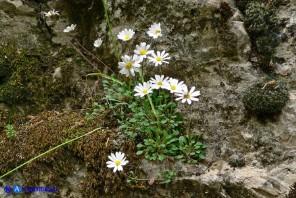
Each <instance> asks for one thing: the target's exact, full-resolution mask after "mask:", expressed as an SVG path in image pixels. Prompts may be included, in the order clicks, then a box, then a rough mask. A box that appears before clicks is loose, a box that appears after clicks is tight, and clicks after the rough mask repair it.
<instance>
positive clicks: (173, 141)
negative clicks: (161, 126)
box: [137, 131, 179, 161]
mask: <svg viewBox="0 0 296 198" xmlns="http://www.w3.org/2000/svg"><path fill="white" fill-rule="evenodd" d="M154 134H157V135H155V136H150V137H149V138H145V139H144V140H143V141H144V143H143V144H142V143H140V144H138V145H137V147H138V149H139V150H138V152H137V154H138V155H141V154H145V158H146V159H148V160H160V161H162V160H164V159H165V158H166V157H167V156H174V155H176V154H177V150H178V149H177V146H178V144H177V140H178V138H177V135H178V134H179V133H178V131H174V132H173V133H172V134H168V133H167V132H166V131H157V132H155V133H154Z"/></svg>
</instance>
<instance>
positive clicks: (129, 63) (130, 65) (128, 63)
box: [125, 62, 133, 69]
mask: <svg viewBox="0 0 296 198" xmlns="http://www.w3.org/2000/svg"><path fill="white" fill-rule="evenodd" d="M132 66H133V63H132V62H127V63H126V64H125V68H126V69H130V68H132Z"/></svg>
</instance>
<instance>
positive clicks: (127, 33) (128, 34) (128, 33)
mask: <svg viewBox="0 0 296 198" xmlns="http://www.w3.org/2000/svg"><path fill="white" fill-rule="evenodd" d="M134 34H135V32H134V31H133V30H132V29H124V30H122V31H121V32H119V34H118V35H117V37H118V39H120V40H123V41H128V40H130V39H131V38H132V37H133V36H134Z"/></svg>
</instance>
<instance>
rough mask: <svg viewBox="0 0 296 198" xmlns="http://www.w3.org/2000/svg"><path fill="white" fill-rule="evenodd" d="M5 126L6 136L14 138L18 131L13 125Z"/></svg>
mask: <svg viewBox="0 0 296 198" xmlns="http://www.w3.org/2000/svg"><path fill="white" fill-rule="evenodd" d="M4 128H5V132H6V136H7V137H8V138H14V137H15V136H16V131H15V129H14V128H13V125H11V124H7V125H5V127H4Z"/></svg>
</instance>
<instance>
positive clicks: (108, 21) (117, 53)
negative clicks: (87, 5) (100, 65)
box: [102, 0, 120, 62]
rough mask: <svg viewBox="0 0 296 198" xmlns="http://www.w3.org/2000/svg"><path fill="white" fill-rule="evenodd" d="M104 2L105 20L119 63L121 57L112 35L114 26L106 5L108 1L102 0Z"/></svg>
mask: <svg viewBox="0 0 296 198" xmlns="http://www.w3.org/2000/svg"><path fill="white" fill-rule="evenodd" d="M102 1H103V6H104V11H105V19H106V21H107V24H108V29H109V32H110V35H111V39H112V43H113V48H114V51H115V55H116V58H117V60H118V62H119V61H120V56H119V52H118V47H117V44H116V41H115V39H114V35H113V33H112V25H111V23H110V19H109V15H108V8H107V5H106V0H102Z"/></svg>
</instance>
